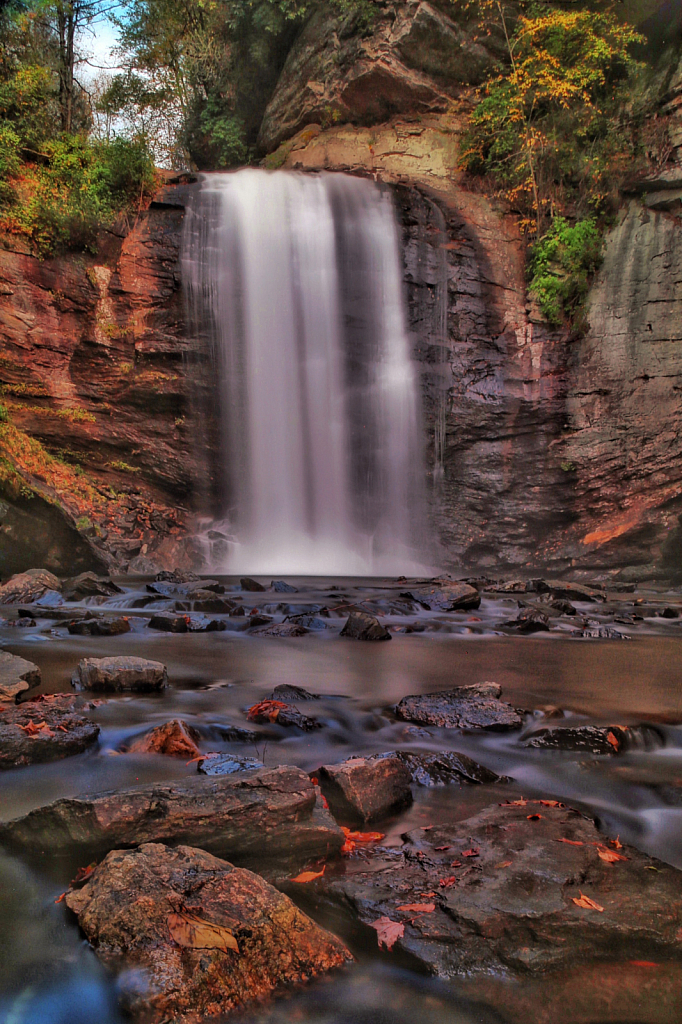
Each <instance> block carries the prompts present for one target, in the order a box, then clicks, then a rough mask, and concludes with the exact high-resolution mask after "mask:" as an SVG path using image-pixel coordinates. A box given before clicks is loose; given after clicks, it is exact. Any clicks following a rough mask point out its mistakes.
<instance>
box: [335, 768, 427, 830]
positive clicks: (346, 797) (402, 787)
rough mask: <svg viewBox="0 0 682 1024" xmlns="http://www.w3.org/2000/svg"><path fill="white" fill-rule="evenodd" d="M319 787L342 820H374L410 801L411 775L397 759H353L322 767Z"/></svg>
mask: <svg viewBox="0 0 682 1024" xmlns="http://www.w3.org/2000/svg"><path fill="white" fill-rule="evenodd" d="M319 778H320V786H321V787H322V792H323V793H324V795H325V797H326V799H327V800H328V802H329V806H330V807H331V810H332V812H333V813H334V814H335V815H336V816H337V817H338V818H341V820H342V821H344V820H345V821H360V822H362V821H375V820H377V819H379V818H382V817H386V816H387V815H388V814H391V812H393V811H396V810H399V809H400V808H401V807H405V806H406V805H407V804H409V803H411V802H412V792H411V790H410V783H411V782H412V776H411V774H410V771H409V769H408V768H406V767H405V765H404V764H403V762H402V761H401V760H400V759H399V758H398V757H384V758H376V759H373V758H366V757H353V758H351V759H350V760H348V761H343V762H342V763H341V764H326V765H323V766H322V767H321V768H320V771H319Z"/></svg>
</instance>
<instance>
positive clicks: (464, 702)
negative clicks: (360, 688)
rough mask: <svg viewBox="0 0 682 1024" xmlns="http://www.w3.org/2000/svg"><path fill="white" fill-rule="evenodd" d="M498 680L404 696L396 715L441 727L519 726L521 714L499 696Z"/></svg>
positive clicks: (409, 720) (521, 722) (407, 720)
mask: <svg viewBox="0 0 682 1024" xmlns="http://www.w3.org/2000/svg"><path fill="white" fill-rule="evenodd" d="M500 693H501V689H500V687H499V686H498V684H497V683H477V684H474V685H473V686H458V687H456V688H455V689H453V690H444V691H443V692H441V693H425V694H415V695H414V696H411V697H403V699H402V700H401V701H400V703H399V704H398V705H397V706H396V709H395V713H396V715H397V717H398V718H402V719H403V720H404V721H406V722H416V723H417V724H418V725H435V726H438V727H439V728H442V729H495V730H507V729H520V728H521V726H522V725H523V718H522V716H521V715H520V714H519V712H518V711H516V710H515V709H514V708H513V707H512V706H511V704H507V703H505V702H504V701H502V700H500V699H499V696H500Z"/></svg>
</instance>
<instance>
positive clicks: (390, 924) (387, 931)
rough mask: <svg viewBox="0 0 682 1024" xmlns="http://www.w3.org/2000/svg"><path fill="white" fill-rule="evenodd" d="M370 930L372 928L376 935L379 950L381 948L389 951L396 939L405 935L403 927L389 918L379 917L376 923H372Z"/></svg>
mask: <svg viewBox="0 0 682 1024" xmlns="http://www.w3.org/2000/svg"><path fill="white" fill-rule="evenodd" d="M370 928H374V930H375V932H376V933H377V942H378V943H379V949H381V947H382V946H385V947H386V949H389V950H390V949H393V947H394V945H395V944H396V942H397V941H398V939H401V938H402V937H403V935H404V934H405V925H404V924H400V923H399V922H398V921H391V919H390V917H380V918H378V919H377V920H376V921H372V923H371V924H370Z"/></svg>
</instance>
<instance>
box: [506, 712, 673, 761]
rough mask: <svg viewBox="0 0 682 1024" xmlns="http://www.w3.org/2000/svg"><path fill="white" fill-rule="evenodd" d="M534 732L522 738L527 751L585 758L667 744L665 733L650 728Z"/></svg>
mask: <svg viewBox="0 0 682 1024" xmlns="http://www.w3.org/2000/svg"><path fill="white" fill-rule="evenodd" d="M564 723H565V719H564V720H563V723H562V722H559V723H557V724H556V725H552V726H545V727H543V728H540V729H534V730H533V731H532V733H530V735H527V736H522V737H521V742H522V743H523V745H524V746H526V747H538V748H544V749H548V750H571V751H576V752H577V753H585V754H620V753H623V751H626V750H656V749H658V748H659V747H662V746H663V745H664V743H665V740H664V738H663V735H662V733H660V732H659V731H658V729H656V728H654V727H653V726H650V725H638V726H622V725H610V726H609V725H603V726H602V725H580V726H576V725H573V726H571V725H566V724H564Z"/></svg>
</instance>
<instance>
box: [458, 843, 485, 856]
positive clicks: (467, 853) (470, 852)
mask: <svg viewBox="0 0 682 1024" xmlns="http://www.w3.org/2000/svg"><path fill="white" fill-rule="evenodd" d="M480 853H481V851H480V850H479V849H478V847H477V846H472V847H471V849H470V850H462V856H463V857H479V856H480Z"/></svg>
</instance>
